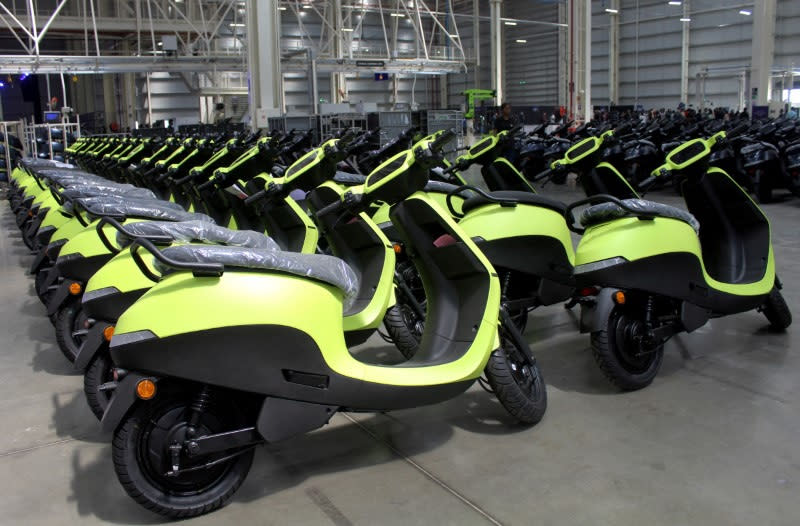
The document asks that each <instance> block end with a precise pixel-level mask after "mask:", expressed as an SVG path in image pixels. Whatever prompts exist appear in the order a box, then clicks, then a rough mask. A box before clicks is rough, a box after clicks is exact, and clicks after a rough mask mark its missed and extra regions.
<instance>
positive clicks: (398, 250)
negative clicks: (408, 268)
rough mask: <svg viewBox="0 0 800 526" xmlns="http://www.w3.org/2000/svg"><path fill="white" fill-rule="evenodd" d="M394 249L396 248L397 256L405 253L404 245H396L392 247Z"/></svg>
mask: <svg viewBox="0 0 800 526" xmlns="http://www.w3.org/2000/svg"><path fill="white" fill-rule="evenodd" d="M392 247H393V248H394V253H395V254H400V253H401V252H403V245H400V244H398V243H395V244H394V245H392Z"/></svg>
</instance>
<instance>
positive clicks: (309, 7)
mask: <svg viewBox="0 0 800 526" xmlns="http://www.w3.org/2000/svg"><path fill="white" fill-rule="evenodd" d="M303 9H311V4H303Z"/></svg>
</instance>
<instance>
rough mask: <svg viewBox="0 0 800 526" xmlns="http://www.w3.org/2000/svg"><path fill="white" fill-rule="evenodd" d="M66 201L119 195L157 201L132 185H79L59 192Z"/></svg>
mask: <svg viewBox="0 0 800 526" xmlns="http://www.w3.org/2000/svg"><path fill="white" fill-rule="evenodd" d="M61 195H63V196H64V197H65V198H67V199H68V200H72V199H80V198H83V197H96V196H102V195H119V196H125V197H129V198H131V199H152V200H156V199H158V198H157V197H156V194H154V193H153V192H151V191H150V190H148V189H146V188H138V187H136V186H133V185H132V184H113V183H108V184H81V185H74V186H70V187H68V188H66V189H65V190H64V191H63V192H61Z"/></svg>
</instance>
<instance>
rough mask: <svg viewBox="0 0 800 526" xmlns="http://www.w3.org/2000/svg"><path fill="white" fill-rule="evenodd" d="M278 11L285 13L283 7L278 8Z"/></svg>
mask: <svg viewBox="0 0 800 526" xmlns="http://www.w3.org/2000/svg"><path fill="white" fill-rule="evenodd" d="M278 11H286V8H285V7H279V8H278Z"/></svg>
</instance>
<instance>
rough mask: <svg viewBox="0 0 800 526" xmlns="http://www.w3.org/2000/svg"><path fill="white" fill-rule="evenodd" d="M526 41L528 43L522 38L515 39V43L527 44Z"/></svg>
mask: <svg viewBox="0 0 800 526" xmlns="http://www.w3.org/2000/svg"><path fill="white" fill-rule="evenodd" d="M527 43H528V41H527V40H525V39H522V38H518V39H517V44H527Z"/></svg>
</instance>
